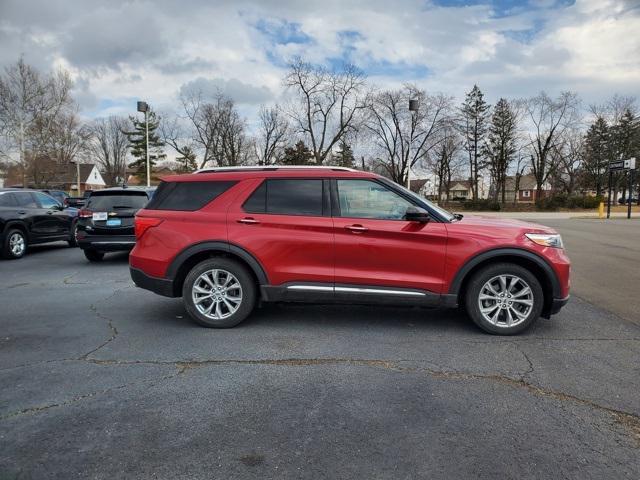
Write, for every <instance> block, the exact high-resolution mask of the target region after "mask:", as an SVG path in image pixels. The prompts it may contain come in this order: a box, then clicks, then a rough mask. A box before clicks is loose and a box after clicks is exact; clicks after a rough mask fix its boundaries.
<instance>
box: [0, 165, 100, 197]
mask: <svg viewBox="0 0 640 480" xmlns="http://www.w3.org/2000/svg"><path fill="white" fill-rule="evenodd" d="M5 185H8V186H12V187H21V186H22V176H21V174H20V172H19V170H18V169H11V170H10V171H9V172H8V174H7V177H6V179H5ZM27 187H29V188H49V189H52V190H64V191H66V192H70V193H72V194H73V195H75V194H78V195H80V194H81V193H82V192H84V191H85V190H100V189H102V188H104V187H106V184H105V181H104V179H103V178H102V174H101V173H100V170H99V169H98V166H97V165H94V164H93V163H81V164H80V192H76V190H77V188H78V167H77V166H76V164H75V163H70V164H68V165H54V166H53V169H52V170H51V171H49V172H48V173H46V174H43V175H42V178H41V179H39V180H38V183H37V184H36V182H34V181H33V179H29V178H27Z"/></svg>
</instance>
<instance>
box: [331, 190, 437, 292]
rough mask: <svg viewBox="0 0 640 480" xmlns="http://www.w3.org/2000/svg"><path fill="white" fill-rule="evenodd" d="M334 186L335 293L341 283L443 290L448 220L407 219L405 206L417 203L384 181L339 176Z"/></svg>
mask: <svg viewBox="0 0 640 480" xmlns="http://www.w3.org/2000/svg"><path fill="white" fill-rule="evenodd" d="M332 189H333V198H334V200H335V201H334V202H333V203H334V204H336V205H335V208H334V212H333V214H334V225H335V251H336V266H335V282H336V292H338V291H339V289H340V285H343V286H344V288H346V289H348V288H349V286H364V287H366V286H384V287H393V288H396V289H399V291H398V292H396V294H397V295H401V294H402V292H401V291H402V289H419V290H426V291H428V292H432V293H436V294H440V293H441V291H442V287H443V279H444V267H445V258H446V245H447V230H446V227H445V224H444V223H439V222H438V221H436V220H431V221H430V222H428V223H418V222H413V221H407V220H405V213H406V211H407V208H408V207H409V206H416V205H415V204H414V203H413V202H412V201H411V200H409V199H408V198H405V197H404V196H402V195H400V194H399V193H397V192H395V191H393V190H392V189H390V188H389V187H388V186H386V185H384V184H383V183H382V182H377V181H375V180H371V179H336V180H335V181H334V183H333V185H332ZM371 290H374V289H371ZM378 293H381V292H378ZM404 293H406V294H407V295H410V294H411V293H410V292H404Z"/></svg>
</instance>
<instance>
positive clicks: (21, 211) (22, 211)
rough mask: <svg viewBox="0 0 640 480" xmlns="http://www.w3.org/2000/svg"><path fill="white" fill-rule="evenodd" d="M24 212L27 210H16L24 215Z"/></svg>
mask: <svg viewBox="0 0 640 480" xmlns="http://www.w3.org/2000/svg"><path fill="white" fill-rule="evenodd" d="M26 213H27V212H26V211H25V210H18V215H24V214H26Z"/></svg>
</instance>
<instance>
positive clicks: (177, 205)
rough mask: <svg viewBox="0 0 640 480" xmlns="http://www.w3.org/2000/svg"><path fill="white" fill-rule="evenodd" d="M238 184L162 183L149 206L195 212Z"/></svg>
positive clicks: (155, 208)
mask: <svg viewBox="0 0 640 480" xmlns="http://www.w3.org/2000/svg"><path fill="white" fill-rule="evenodd" d="M235 183H236V182H231V181H225V182H223V181H213V182H162V183H161V184H160V186H159V187H158V189H157V190H156V192H155V194H154V195H153V198H152V199H151V201H150V202H149V204H148V205H147V207H146V208H147V209H149V210H180V211H189V212H193V211H194V210H200V209H201V208H202V207H204V206H205V205H206V204H208V203H210V202H211V201H213V200H214V199H215V198H217V197H218V196H220V195H221V194H223V193H224V192H226V191H227V190H229V189H230V188H231V187H232V186H233V185H235Z"/></svg>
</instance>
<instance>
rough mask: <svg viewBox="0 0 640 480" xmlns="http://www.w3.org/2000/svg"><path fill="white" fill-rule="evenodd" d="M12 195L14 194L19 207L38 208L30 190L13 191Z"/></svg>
mask: <svg viewBox="0 0 640 480" xmlns="http://www.w3.org/2000/svg"><path fill="white" fill-rule="evenodd" d="M13 195H14V196H15V199H16V200H17V202H18V206H19V207H25V208H38V204H37V203H36V198H35V197H34V196H33V195H31V192H13Z"/></svg>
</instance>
